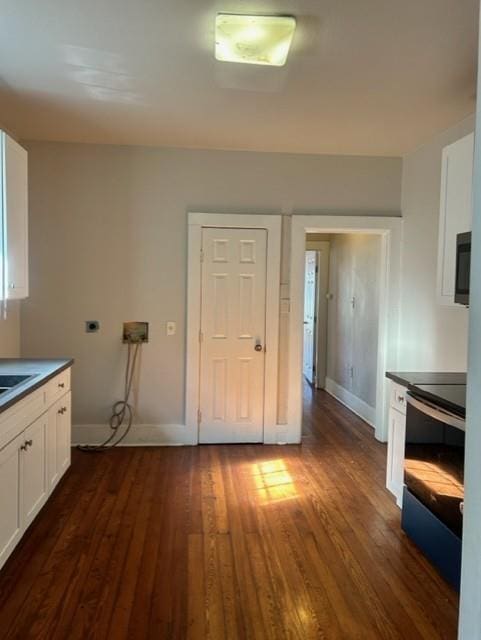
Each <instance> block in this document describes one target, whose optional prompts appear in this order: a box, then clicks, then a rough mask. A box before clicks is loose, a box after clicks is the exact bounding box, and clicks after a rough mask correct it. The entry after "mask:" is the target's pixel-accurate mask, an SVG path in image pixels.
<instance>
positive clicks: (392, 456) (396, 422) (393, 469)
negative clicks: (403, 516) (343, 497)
mask: <svg viewBox="0 0 481 640" xmlns="http://www.w3.org/2000/svg"><path fill="white" fill-rule="evenodd" d="M405 438H406V416H405V415H404V414H402V413H401V412H400V411H398V410H397V409H394V408H392V407H391V409H390V411H389V436H388V447H387V456H388V457H387V483H386V484H387V488H388V489H389V491H391V493H393V494H394V495H395V496H396V502H397V504H398V505H399V506H401V502H402V493H403V486H404V440H405Z"/></svg>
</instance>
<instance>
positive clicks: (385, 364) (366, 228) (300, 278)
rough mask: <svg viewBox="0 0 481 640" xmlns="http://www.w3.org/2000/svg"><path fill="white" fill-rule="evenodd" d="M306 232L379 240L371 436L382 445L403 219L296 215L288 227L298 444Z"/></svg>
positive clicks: (292, 417)
mask: <svg viewBox="0 0 481 640" xmlns="http://www.w3.org/2000/svg"><path fill="white" fill-rule="evenodd" d="M306 233H371V234H377V235H379V236H381V265H382V272H381V279H380V292H379V294H380V295H379V310H380V313H379V338H378V363H377V379H378V384H377V393H376V420H375V425H374V428H375V436H376V438H377V439H378V440H380V441H382V442H385V441H386V440H387V434H388V406H389V388H388V385H387V381H386V378H385V374H386V371H387V370H389V369H393V370H395V369H396V368H397V362H398V348H399V302H400V277H401V239H402V219H401V218H387V217H377V216H340V215H336V216H330V215H294V216H292V223H291V264H290V280H289V281H290V317H289V370H288V371H289V373H288V375H289V382H288V385H287V389H288V400H287V402H288V404H287V415H288V425H289V426H288V429H289V433H290V434H291V438H292V439H293V441H295V442H300V441H301V425H302V377H303V375H302V355H303V344H302V343H303V331H302V327H303V324H302V322H303V314H304V269H305V266H304V255H305V248H306Z"/></svg>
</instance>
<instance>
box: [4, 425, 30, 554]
mask: <svg viewBox="0 0 481 640" xmlns="http://www.w3.org/2000/svg"><path fill="white" fill-rule="evenodd" d="M23 442H24V437H23V435H20V436H18V437H17V438H15V440H12V442H10V443H9V444H7V446H6V447H4V448H3V449H2V450H1V451H0V488H1V489H0V566H2V565H3V563H4V562H5V560H6V559H7V558H8V556H9V555H10V553H11V551H12V550H13V548H14V547H15V545H16V544H17V542H18V541H19V540H20V538H21V537H22V533H23V529H22V525H23V522H22V521H23V518H22V496H21V478H20V457H21V451H20V447H21V446H22V444H23Z"/></svg>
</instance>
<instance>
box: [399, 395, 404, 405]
mask: <svg viewBox="0 0 481 640" xmlns="http://www.w3.org/2000/svg"><path fill="white" fill-rule="evenodd" d="M397 401H398V402H400V403H401V404H404V402H405V397H404V396H398V397H397Z"/></svg>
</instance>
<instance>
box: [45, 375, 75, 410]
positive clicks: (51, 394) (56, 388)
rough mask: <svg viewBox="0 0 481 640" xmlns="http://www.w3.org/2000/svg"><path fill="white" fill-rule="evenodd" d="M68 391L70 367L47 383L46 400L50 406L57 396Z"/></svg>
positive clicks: (59, 396)
mask: <svg viewBox="0 0 481 640" xmlns="http://www.w3.org/2000/svg"><path fill="white" fill-rule="evenodd" d="M67 391H70V369H65V371H62V373H59V374H58V376H55V378H52V380H50V382H49V383H48V389H47V402H48V406H49V407H50V406H51V405H52V404H53V403H54V402H56V401H57V400H58V399H59V398H61V397H62V396H63V395H65V394H66V393H67Z"/></svg>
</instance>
